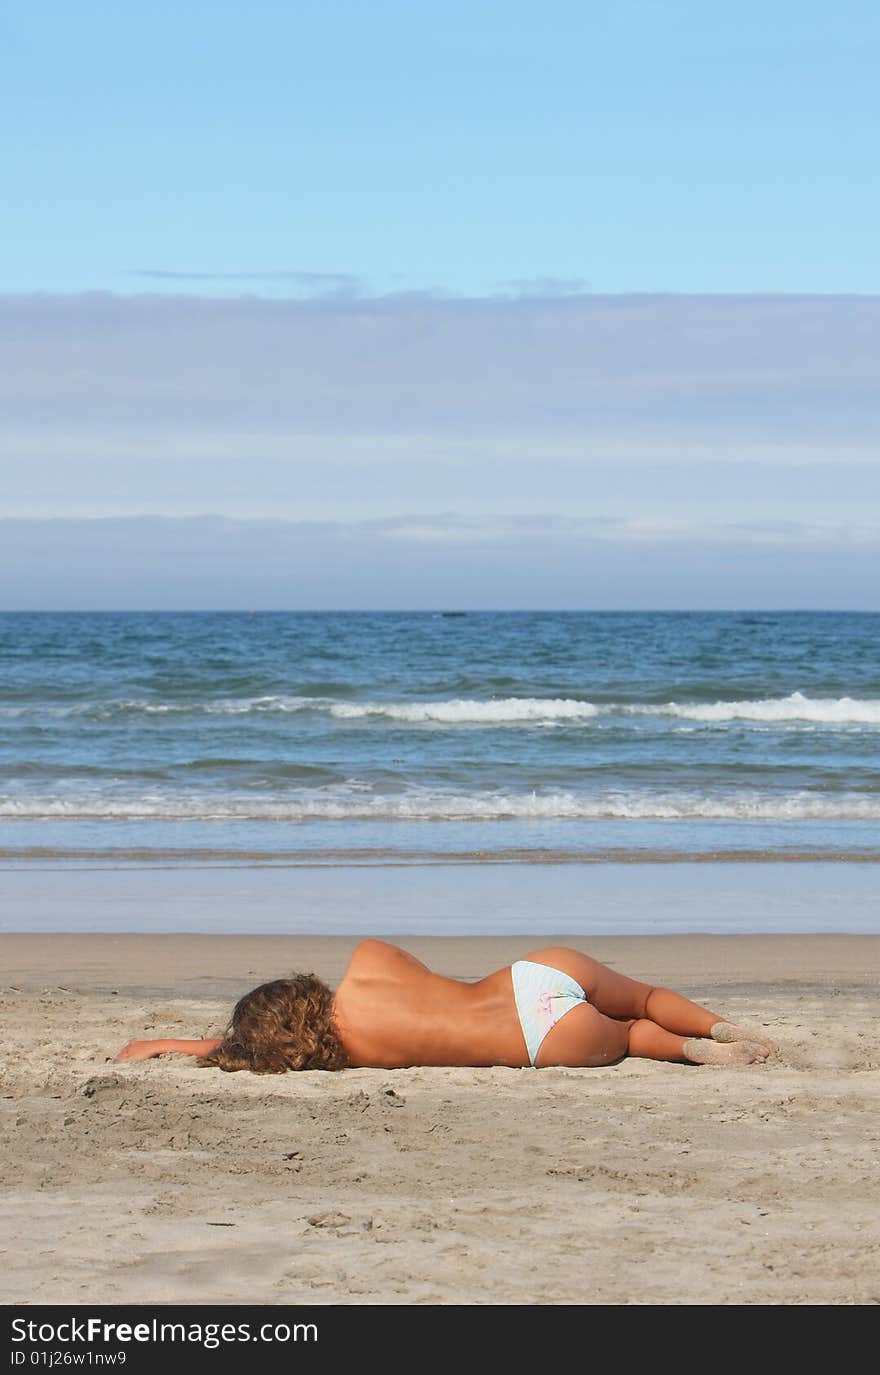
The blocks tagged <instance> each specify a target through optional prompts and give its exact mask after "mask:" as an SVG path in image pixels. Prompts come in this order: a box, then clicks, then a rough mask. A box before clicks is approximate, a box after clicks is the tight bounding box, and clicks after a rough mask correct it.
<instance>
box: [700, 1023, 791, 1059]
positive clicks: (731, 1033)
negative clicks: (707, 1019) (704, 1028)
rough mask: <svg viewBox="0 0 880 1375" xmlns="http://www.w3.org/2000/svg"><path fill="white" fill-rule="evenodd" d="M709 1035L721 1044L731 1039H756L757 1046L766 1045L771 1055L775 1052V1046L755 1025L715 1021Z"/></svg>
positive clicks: (727, 1042)
mask: <svg viewBox="0 0 880 1375" xmlns="http://www.w3.org/2000/svg"><path fill="white" fill-rule="evenodd" d="M710 1035H711V1037H712V1040H713V1041H720V1042H721V1044H722V1045H725V1044H729V1043H730V1042H731V1041H757V1043H758V1045H759V1046H766V1047H767V1050H768V1051H769V1052H770V1054H771V1055H775V1054H776V1046H775V1045H774V1044H773V1042H772V1041H771V1040H770V1038H769V1037H768V1036H765V1035H764V1033H763V1031H761V1030H759V1028H758V1027H756V1026H737V1025H736V1024H735V1023H734V1022H716V1023H715V1025H714V1026H713V1027H712V1028H711V1031H710Z"/></svg>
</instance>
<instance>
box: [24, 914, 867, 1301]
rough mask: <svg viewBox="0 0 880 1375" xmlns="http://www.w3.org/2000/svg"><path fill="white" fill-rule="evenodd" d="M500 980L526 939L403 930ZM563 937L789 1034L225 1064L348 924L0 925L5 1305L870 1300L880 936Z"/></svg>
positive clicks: (449, 962) (329, 957)
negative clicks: (598, 1061) (454, 1062)
mask: <svg viewBox="0 0 880 1375" xmlns="http://www.w3.org/2000/svg"><path fill="white" fill-rule="evenodd" d="M400 943H401V944H403V945H405V946H406V947H407V948H409V949H412V950H413V951H414V952H415V953H416V954H418V955H419V956H420V957H422V958H424V959H426V960H427V961H428V962H429V963H431V964H432V966H433V967H435V968H438V969H440V970H442V971H443V972H446V973H450V974H455V975H458V976H460V977H464V978H467V977H477V976H479V975H480V974H483V973H485V972H487V971H488V970H489V969H491V968H497V967H499V966H500V965H502V964H505V963H507V962H509V960H510V959H511V958H516V957H517V956H518V955H522V954H524V953H525V952H526V951H527V950H528V949H529V947H530V945H532V946H533V945H538V944H541V945H546V944H548V943H549V938H548V937H547V936H546V935H544V936H541V937H540V938H536V939H535V940H533V941H529V940H527V939H526V940H524V939H523V938H522V937H517V938H515V939H512V938H511V939H502V938H498V939H496V938H475V939H458V938H453V939H403V940H401V941H400ZM566 943H568V944H573V945H578V946H580V947H581V948H583V949H589V950H590V951H591V952H592V953H593V954H595V955H596V956H597V957H598V958H600V959H604V960H607V961H608V962H609V963H612V964H614V965H615V966H616V967H618V968H620V969H623V970H624V971H625V972H627V973H631V974H633V975H635V976H637V977H641V978H645V979H648V980H650V981H651V982H656V983H667V984H671V985H672V986H674V987H677V988H679V989H681V990H682V991H684V992H687V993H689V994H690V995H691V996H692V997H696V998H697V999H698V1000H700V1001H702V1002H706V1003H707V1004H708V1005H709V1006H712V1007H714V1008H716V1009H717V1010H720V1011H722V1012H724V1013H725V1014H727V1015H729V1016H730V1017H732V1018H733V1019H735V1020H737V1021H739V1020H742V1021H754V1022H758V1023H761V1024H763V1025H764V1026H766V1027H767V1029H768V1031H769V1032H770V1033H771V1034H772V1035H773V1036H774V1037H775V1038H776V1039H777V1040H778V1042H779V1046H780V1053H779V1055H778V1057H775V1058H774V1059H773V1060H771V1061H770V1062H768V1063H767V1064H766V1065H760V1066H745V1067H739V1068H735V1069H724V1070H721V1069H713V1068H708V1067H692V1066H683V1065H665V1064H655V1063H650V1062H646V1061H640V1060H627V1061H624V1062H623V1063H622V1064H619V1065H616V1066H613V1067H610V1068H606V1069H585V1070H571V1069H558V1070H549V1069H548V1070H540V1071H536V1070H529V1069H526V1070H510V1069H488V1070H487V1069H480V1070H475V1069H412V1070H396V1071H386V1070H347V1071H344V1072H343V1073H340V1074H317V1073H309V1074H300V1075H286V1076H283V1077H277V1078H258V1077H255V1076H250V1075H244V1074H239V1075H221V1074H220V1073H218V1072H214V1071H206V1070H199V1069H197V1068H195V1067H194V1065H193V1064H192V1062H191V1061H189V1060H184V1059H180V1058H165V1059H163V1060H158V1061H151V1062H147V1063H141V1064H118V1063H114V1062H113V1061H112V1059H111V1058H109V1057H112V1055H113V1054H114V1052H115V1051H116V1050H117V1049H118V1048H119V1047H120V1046H121V1045H122V1044H123V1043H124V1042H125V1041H127V1040H129V1039H131V1038H135V1037H144V1036H147V1037H149V1036H160V1035H166V1034H167V1035H181V1036H182V1035H193V1036H197V1035H209V1034H212V1033H215V1032H216V1031H217V1030H219V1029H220V1028H221V1026H222V1023H223V1020H224V1017H225V1015H226V1013H227V1012H228V1010H229V1007H230V1004H231V1002H232V1000H233V999H234V998H235V997H236V996H238V994H240V993H241V992H243V991H244V990H245V989H247V988H249V987H251V986H253V984H254V983H257V982H259V981H260V980H262V979H263V978H265V977H268V976H273V975H277V974H279V973H283V972H286V971H288V970H291V969H294V968H307V969H314V970H316V972H318V973H320V974H322V975H324V976H325V977H326V978H328V979H329V980H330V981H331V982H332V981H334V980H336V979H338V978H339V976H340V974H341V972H342V969H343V968H344V964H345V961H346V959H347V957H348V954H349V952H350V950H351V948H352V946H353V944H354V942H353V941H351V940H347V939H342V938H339V939H324V940H321V939H307V938H301V937H297V938H287V939H285V938H282V937H271V936H264V937H260V936H257V937H223V936H136V935H131V936H101V935H77V936H61V935H52V936H49V935H46V936H14V935H4V936H0V960H2V968H3V971H4V972H3V976H2V982H3V984H4V985H7V987H5V988H4V990H3V992H2V1005H0V1013H2V1019H3V1031H2V1053H3V1060H4V1064H3V1071H2V1074H3V1079H2V1094H3V1097H2V1099H0V1105H2V1121H3V1138H2V1147H0V1170H2V1185H3V1194H2V1220H3V1222H2V1241H0V1253H2V1280H0V1297H2V1299H3V1301H5V1302H7V1303H25V1304H27V1303H46V1302H54V1303H65V1304H69V1303H84V1302H87V1301H88V1302H96V1301H101V1302H105V1303H123V1302H182V1303H187V1302H213V1303H216V1302H220V1303H223V1302H246V1303H267V1304H283V1303H328V1304H329V1303H358V1304H363V1303H392V1304H414V1303H415V1304H419V1303H443V1304H477V1303H514V1304H531V1303H538V1304H554V1303H574V1304H630V1303H636V1304H677V1303H688V1304H691V1303H698V1304H826V1303H827V1304H861V1303H874V1302H877V1301H878V1299H880V1217H878V1202H877V1201H878V1198H880V1168H878V1139H880V1112H878V1107H880V1101H878V1100H880V1074H878V1069H880V1045H878V1022H877V1001H876V991H875V983H876V978H877V970H878V967H880V937H871V936H849V937H847V936H803V937H797V936H768V937H748V936H734V937H723V936H656V937H621V938H613V937H606V938H600V939H594V940H590V941H583V940H577V939H572V938H568V939H567V940H566Z"/></svg>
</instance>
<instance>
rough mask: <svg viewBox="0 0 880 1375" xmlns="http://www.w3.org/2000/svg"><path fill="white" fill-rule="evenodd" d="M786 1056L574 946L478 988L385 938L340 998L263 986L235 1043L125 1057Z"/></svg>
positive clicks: (432, 1061) (403, 1061)
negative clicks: (433, 967) (439, 970)
mask: <svg viewBox="0 0 880 1375" xmlns="http://www.w3.org/2000/svg"><path fill="white" fill-rule="evenodd" d="M774 1050H775V1046H774V1045H773V1043H772V1041H769V1040H768V1039H767V1037H766V1036H764V1035H763V1033H761V1032H759V1031H756V1030H753V1029H749V1028H746V1027H740V1026H735V1025H733V1024H732V1023H731V1022H727V1021H725V1020H724V1018H723V1017H720V1016H719V1015H718V1014H717V1013H715V1012H709V1011H707V1009H706V1008H704V1007H700V1006H699V1005H698V1004H697V1003H692V1002H689V1001H688V999H687V998H684V997H682V996H681V994H680V993H673V992H672V991H671V990H670V989H668V988H653V987H651V985H650V984H644V983H637V982H636V980H635V979H628V978H627V977H626V976H625V975H623V974H618V973H616V972H615V971H614V970H613V969H609V968H608V967H607V965H604V964H600V963H599V962H598V960H593V959H591V958H590V956H589V955H582V954H581V953H580V952H579V951H577V950H569V949H566V948H565V947H564V946H550V947H548V948H547V949H544V950H534V951H532V953H531V954H530V955H527V956H526V958H525V959H523V960H517V961H516V962H515V963H514V964H512V965H507V966H506V967H505V968H504V969H499V970H498V971H497V972H496V973H494V974H489V975H487V976H486V978H484V979H480V980H478V981H477V982H476V983H463V982H461V981H460V980H458V979H448V978H445V977H443V976H442V975H440V974H433V973H432V972H431V970H430V969H428V968H427V966H426V965H424V964H422V962H421V960H417V959H416V958H415V956H414V955H410V954H408V953H407V952H406V951H405V950H400V949H398V947H397V946H394V945H388V944H386V942H385V941H376V940H366V941H361V943H360V944H359V945H358V946H357V947H356V949H355V952H354V954H353V955H352V958H351V961H350V963H349V966H348V969H347V970H346V973H345V977H344V978H343V980H342V983H341V984H340V985H339V988H338V989H337V990H336V993H335V994H333V993H332V992H331V990H330V989H329V988H328V986H327V985H326V984H325V983H323V982H322V981H321V980H320V979H318V978H316V977H315V975H314V974H295V975H293V976H292V977H291V978H289V979H276V980H274V981H273V982H272V983H266V984H261V985H260V987H259V988H255V989H254V990H253V992H251V993H248V994H246V995H245V997H243V998H242V999H241V1000H240V1001H239V1002H238V1003H237V1004H236V1007H235V1010H234V1011H233V1014H232V1020H231V1022H230V1023H229V1026H228V1028H227V1031H226V1034H225V1036H223V1037H221V1038H218V1039H216V1040H208V1041H178V1040H172V1041H168V1040H165V1041H130V1042H129V1044H128V1045H127V1046H125V1047H124V1048H123V1049H122V1050H121V1051H120V1052H119V1054H118V1056H117V1057H116V1058H117V1059H118V1060H148V1059H150V1057H151V1056H154V1055H165V1054H168V1053H169V1052H179V1053H182V1054H184V1055H197V1056H199V1064H200V1065H204V1066H210V1065H216V1066H217V1067H218V1068H219V1069H223V1070H238V1069H249V1070H253V1071H254V1073H256V1074H282V1073H283V1072H284V1071H285V1070H288V1069H345V1068H346V1067H347V1066H351V1067H353V1068H354V1067H367V1066H368V1067H371V1068H376V1069H402V1068H404V1067H406V1066H410V1065H509V1066H512V1067H515V1068H520V1067H523V1066H525V1065H536V1066H537V1067H538V1068H539V1069H540V1068H543V1067H545V1066H547V1065H578V1066H586V1065H608V1064H611V1063H612V1062H613V1061H615V1060H620V1059H622V1058H623V1057H624V1056H625V1055H635V1056H640V1057H641V1058H643V1059H647V1060H676V1061H682V1062H684V1061H689V1062H691V1063H692V1064H697V1065H748V1064H751V1063H752V1062H753V1061H755V1060H765V1059H766V1058H767V1056H768V1055H769V1054H770V1053H771V1052H772V1051H774Z"/></svg>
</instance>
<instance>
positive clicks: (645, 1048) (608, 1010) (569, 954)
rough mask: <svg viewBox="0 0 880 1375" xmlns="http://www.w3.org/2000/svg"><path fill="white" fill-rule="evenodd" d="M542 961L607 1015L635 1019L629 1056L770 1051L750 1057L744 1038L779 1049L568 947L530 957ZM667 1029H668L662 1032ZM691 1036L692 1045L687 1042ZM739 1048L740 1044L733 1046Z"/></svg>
mask: <svg viewBox="0 0 880 1375" xmlns="http://www.w3.org/2000/svg"><path fill="white" fill-rule="evenodd" d="M526 958H527V959H530V960H534V961H535V962H536V963H538V964H546V965H550V966H551V967H553V968H555V969H561V970H562V971H563V973H565V974H569V975H570V976H571V977H572V978H573V979H576V980H577V982H578V983H579V984H580V986H581V988H582V989H583V990H584V992H585V993H586V995H587V999H588V1001H589V1002H590V1003H591V1005H592V1006H593V1007H595V1008H596V1010H597V1011H598V1012H601V1013H603V1014H604V1015H605V1016H606V1017H613V1018H616V1019H617V1020H620V1021H631V1022H632V1023H633V1025H632V1027H631V1028H630V1049H629V1053H630V1055H637V1056H641V1057H643V1058H646V1059H650V1060H691V1061H693V1060H695V1058H696V1056H697V1054H698V1053H700V1055H701V1058H700V1060H699V1063H701V1064H702V1063H710V1062H711V1063H723V1064H736V1063H748V1062H749V1060H753V1059H759V1058H760V1059H764V1058H766V1056H765V1055H761V1056H752V1055H750V1056H748V1057H747V1058H746V1052H745V1051H743V1050H742V1049H741V1047H742V1046H743V1044H744V1043H749V1044H755V1045H760V1046H761V1047H762V1048H763V1050H764V1051H765V1052H766V1053H768V1054H769V1053H770V1051H773V1050H775V1046H774V1045H773V1043H772V1041H770V1040H768V1038H767V1037H766V1036H764V1035H763V1033H762V1032H760V1031H758V1030H753V1029H750V1028H746V1027H738V1026H735V1025H733V1024H732V1023H730V1022H728V1021H726V1020H725V1019H724V1018H723V1017H722V1016H720V1015H719V1013H717V1012H712V1011H710V1010H709V1009H708V1008H706V1007H702V1006H701V1005H700V1004H699V1003H694V1002H691V1000H690V999H689V998H685V997H684V996H683V995H682V994H681V993H675V992H674V991H673V990H672V989H671V988H656V987H654V985H652V984H647V983H641V982H640V981H639V980H638V979H630V978H629V977H628V976H627V975H626V974H619V973H618V972H617V970H615V969H610V968H609V967H608V965H606V964H601V963H600V961H599V960H594V959H593V958H592V956H590V955H583V954H581V952H580V951H579V950H572V949H570V948H568V947H567V946H548V947H546V948H545V949H543V950H537V951H534V952H533V953H532V954H530V955H528V956H527V957H526ZM661 1033H664V1034H661ZM709 1039H712V1040H714V1041H717V1042H720V1043H723V1050H722V1044H720V1045H719V1046H718V1047H717V1051H718V1052H722V1053H721V1054H716V1051H715V1050H711V1049H710V1047H709V1046H695V1045H694V1044H693V1042H694V1041H695V1040H709ZM685 1041H688V1042H689V1043H691V1044H689V1045H688V1048H687V1050H685V1049H684V1043H685ZM734 1047H736V1049H734Z"/></svg>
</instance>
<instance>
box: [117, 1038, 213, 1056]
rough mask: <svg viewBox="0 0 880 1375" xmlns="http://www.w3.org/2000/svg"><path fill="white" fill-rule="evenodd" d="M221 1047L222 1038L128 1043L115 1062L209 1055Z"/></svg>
mask: <svg viewBox="0 0 880 1375" xmlns="http://www.w3.org/2000/svg"><path fill="white" fill-rule="evenodd" d="M219 1045H222V1037H217V1038H216V1040H212V1041H129V1043H128V1045H127V1046H123V1047H122V1049H121V1051H120V1052H119V1054H118V1055H117V1056H116V1059H117V1060H151V1059H152V1058H153V1056H154V1055H210V1053H211V1051H212V1050H216V1049H217V1047H218V1046H219Z"/></svg>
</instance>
